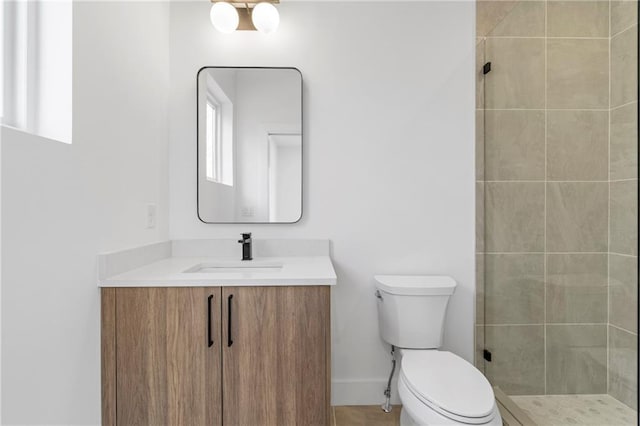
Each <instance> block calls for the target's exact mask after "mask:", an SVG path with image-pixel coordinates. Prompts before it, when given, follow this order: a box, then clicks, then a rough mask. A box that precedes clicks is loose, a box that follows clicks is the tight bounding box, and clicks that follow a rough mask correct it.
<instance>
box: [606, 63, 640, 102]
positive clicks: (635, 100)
mask: <svg viewBox="0 0 640 426" xmlns="http://www.w3.org/2000/svg"><path fill="white" fill-rule="evenodd" d="M609 55H611V51H609ZM609 60H611V58H609ZM609 72H611V70H609ZM609 90H611V87H609ZM636 103H638V100H637V99H634V100H633V101H629V102H627V103H624V104H622V105H618V106H615V107H614V106H612V107H611V108H610V109H609V110H610V111H613V110H616V109H618V108H624V107H626V106H629V105H633V104H636ZM609 104H611V101H609Z"/></svg>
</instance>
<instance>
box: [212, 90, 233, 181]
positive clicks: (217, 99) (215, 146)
mask: <svg viewBox="0 0 640 426" xmlns="http://www.w3.org/2000/svg"><path fill="white" fill-rule="evenodd" d="M216 86H217V84H216ZM208 89H211V90H209V92H208V93H207V103H206V122H207V129H206V138H207V144H206V172H207V180H209V181H211V182H215V183H220V184H223V185H228V186H233V104H232V103H231V101H230V100H229V98H228V97H227V96H226V95H225V94H224V92H223V91H222V90H221V89H220V90H216V89H219V87H216V88H212V87H211V86H209V87H208ZM213 92H215V95H214V93H213Z"/></svg>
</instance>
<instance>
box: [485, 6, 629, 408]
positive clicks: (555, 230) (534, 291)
mask: <svg viewBox="0 0 640 426" xmlns="http://www.w3.org/2000/svg"><path fill="white" fill-rule="evenodd" d="M477 8H478V10H477V16H478V22H477V36H478V39H477V87H478V93H477V96H476V98H477V104H476V106H477V114H476V118H477V120H476V122H477V149H476V151H477V176H476V178H477V184H476V187H477V206H478V208H477V253H478V256H477V265H478V267H477V271H478V294H477V307H476V311H477V315H476V317H477V318H476V324H477V326H476V348H477V350H476V364H477V366H478V367H479V368H480V369H481V370H482V371H484V372H485V374H486V375H487V377H488V378H489V380H490V381H491V382H492V384H493V385H495V386H498V387H500V388H501V389H502V390H503V391H504V392H506V393H507V394H508V395H572V394H598V395H603V394H608V395H610V396H612V397H613V398H615V399H617V400H618V401H620V402H622V403H624V404H626V405H627V406H629V407H631V408H633V409H637V407H636V399H637V396H636V395H637V380H636V377H637V367H636V365H637V351H636V347H637V332H638V330H637V288H638V277H637V255H638V253H637V196H638V192H637V169H638V165H637V145H638V136H637V127H638V126H637V120H638V114H637V100H638V87H637V84H638V83H637V80H638V78H637V63H638V56H637V52H638V46H637V40H638V36H637V31H638V25H637V21H638V18H637V16H638V15H637V9H638V5H637V2H635V1H555V0H547V1H526V0H520V1H479V2H478V3H477ZM489 62H490V70H489V65H486V66H485V64H487V63H489ZM487 71H488V72H487ZM485 72H486V74H485ZM486 358H490V359H491V361H488V360H487V359H486Z"/></svg>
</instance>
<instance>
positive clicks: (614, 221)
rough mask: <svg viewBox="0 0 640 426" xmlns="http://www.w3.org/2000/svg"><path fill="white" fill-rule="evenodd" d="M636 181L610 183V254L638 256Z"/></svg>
mask: <svg viewBox="0 0 640 426" xmlns="http://www.w3.org/2000/svg"><path fill="white" fill-rule="evenodd" d="M637 215H638V181H636V180H630V181H621V182H611V221H610V223H609V226H610V231H609V232H610V239H611V248H610V251H611V252H612V253H620V254H628V255H637V254H638V222H637Z"/></svg>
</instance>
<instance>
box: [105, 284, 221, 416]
mask: <svg viewBox="0 0 640 426" xmlns="http://www.w3.org/2000/svg"><path fill="white" fill-rule="evenodd" d="M220 297H221V289H220V288H119V289H117V292H116V312H115V317H116V318H115V323H116V350H115V352H116V365H117V367H116V398H117V402H116V419H117V420H116V421H117V424H118V425H189V426H198V425H220V424H221V423H222V410H221V400H222V394H221V391H220V386H221V377H220V367H221V352H220V351H221V346H220V343H221V339H220V338H221V333H220V330H221V324H220V314H221V312H220ZM209 306H211V308H210V309H209ZM209 313H210V315H209ZM209 330H211V335H209ZM211 341H213V343H212V344H211Z"/></svg>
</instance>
